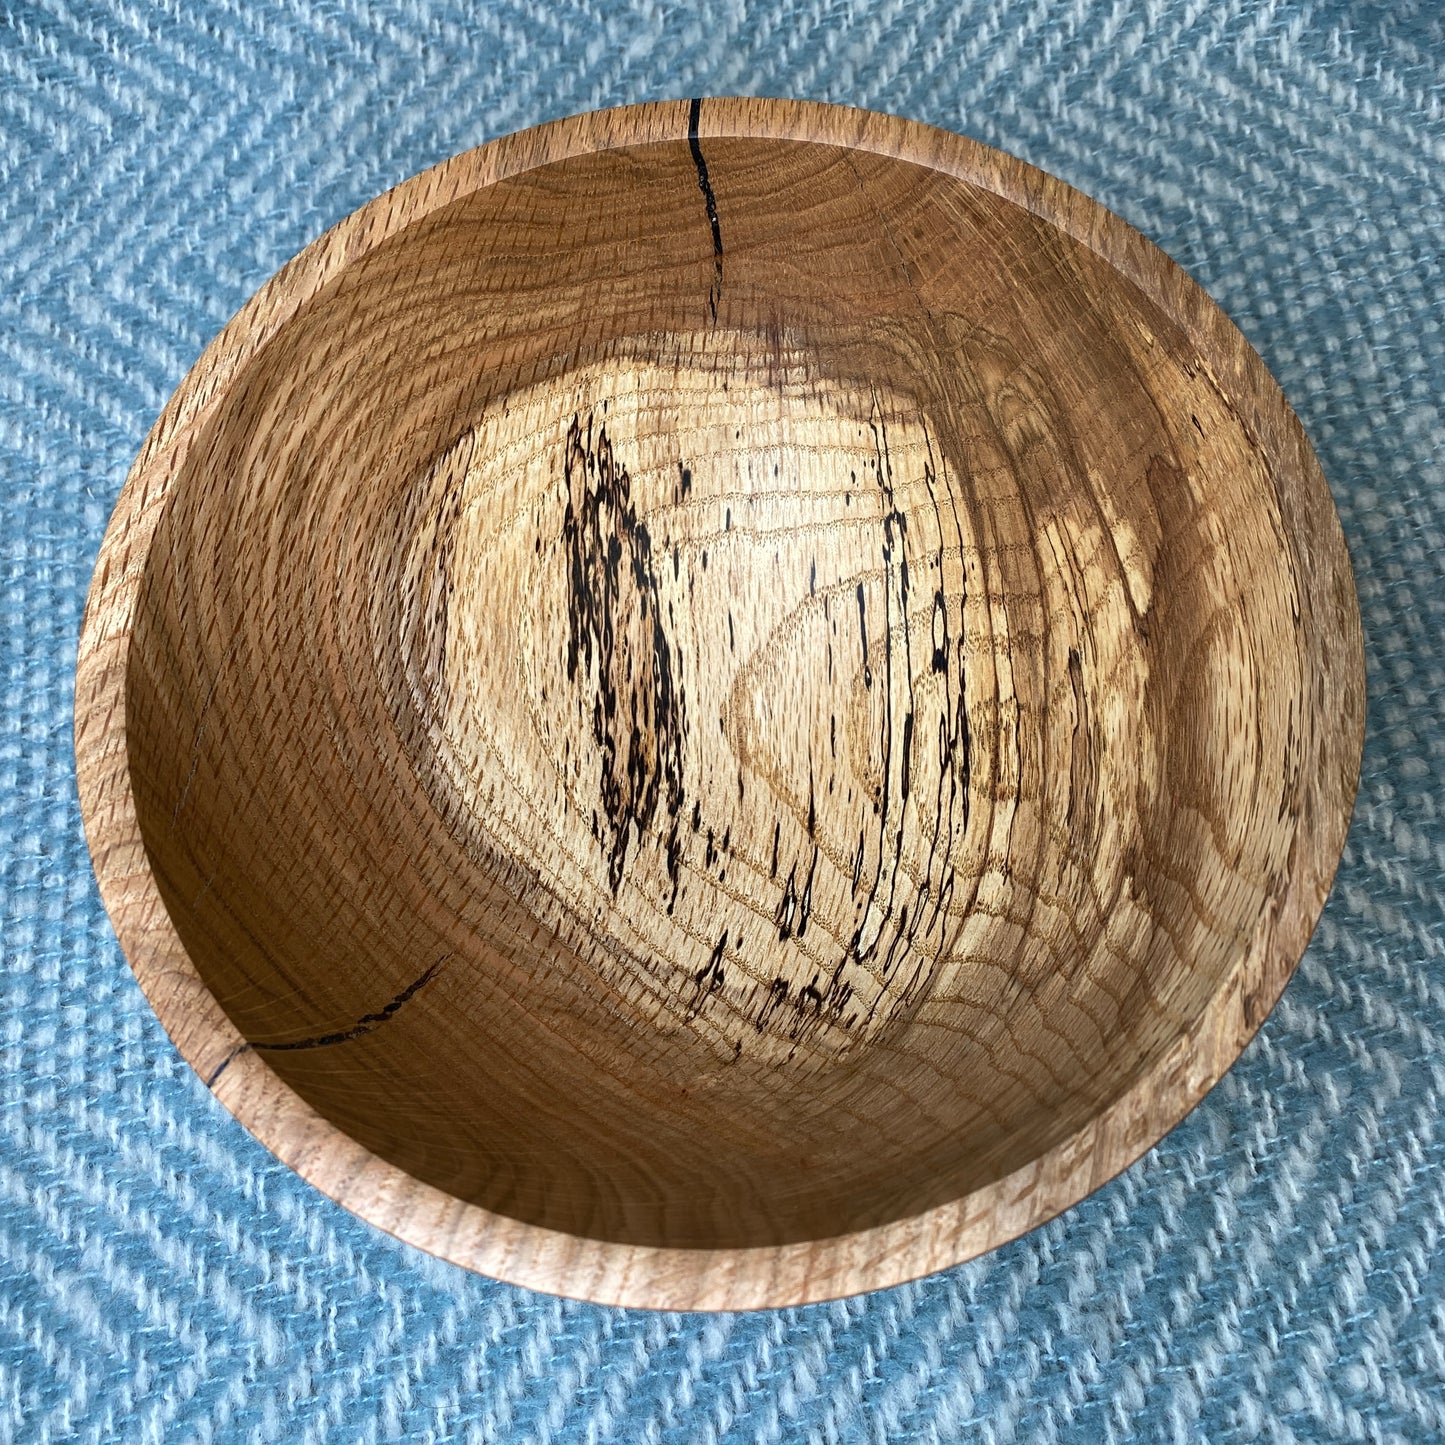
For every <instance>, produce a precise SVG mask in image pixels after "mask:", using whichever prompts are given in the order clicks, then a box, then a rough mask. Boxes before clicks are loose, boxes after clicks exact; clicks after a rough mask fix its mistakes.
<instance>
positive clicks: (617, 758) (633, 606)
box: [562, 413, 699, 909]
mask: <svg viewBox="0 0 1445 1445" xmlns="http://www.w3.org/2000/svg"><path fill="white" fill-rule="evenodd" d="M686 475H687V473H686V469H683V472H682V476H683V477H685V476H686ZM563 477H564V484H565V486H566V492H567V510H566V513H565V515H564V517H563V521H562V540H563V543H564V545H565V546H566V550H567V574H568V584H569V585H568V593H567V616H568V625H569V632H568V643H567V679H568V681H569V682H573V683H580V684H581V686H579V698H580V701H581V705H582V707H583V709H584V712H585V711H586V710H587V709H588V708H589V705H590V711H591V724H592V738H593V741H594V742H595V743H596V745H597V754H598V761H599V763H600V772H601V776H600V778H599V780H598V786H599V791H600V793H601V801H602V811H603V814H604V815H605V817H603V818H596V820H595V821H594V824H593V830H594V833H595V834H596V836H597V841H598V842H599V843H601V844H602V846H603V847H604V848H605V850H606V852H607V860H608V881H609V883H610V884H611V886H612V891H613V892H614V893H616V892H617V890H618V888H619V887H620V886H621V883H622V875H623V872H624V870H625V868H626V863H627V852H628V848H629V847H630V846H631V844H632V840H633V836H634V833H635V835H636V839H637V842H638V843H639V844H640V843H641V841H642V839H643V838H644V837H645V836H646V834H647V830H648V829H649V827H650V826H651V825H652V823H653V820H654V819H655V818H656V816H657V810H658V808H659V806H661V807H662V808H664V809H665V810H666V813H667V818H668V823H667V830H668V831H667V836H666V839H665V841H664V845H663V846H664V851H665V855H666V858H667V871H668V876H669V878H670V880H671V882H672V898H671V900H670V901H669V909H670V908H671V907H672V906H673V905H674V904H675V903H676V900H677V888H678V882H679V878H680V876H681V866H680V865H681V856H682V845H681V841H680V837H679V834H680V827H681V816H682V806H683V797H682V755H683V739H684V736H685V732H686V726H687V718H686V702H685V698H684V695H683V690H682V681H681V671H682V665H681V660H680V659H679V658H677V657H675V656H674V653H673V649H672V645H671V643H670V642H669V640H668V636H667V629H666V628H665V627H664V625H663V620H662V618H663V610H662V606H661V591H660V587H659V584H658V578H657V575H656V573H655V572H654V570H653V564H652V538H651V536H650V535H649V533H648V530H647V524H646V523H645V522H643V521H642V520H641V519H640V518H639V517H638V515H637V507H636V504H635V503H634V502H633V500H632V478H631V474H630V473H629V472H628V470H627V468H626V467H625V466H623V465H622V463H621V462H619V461H618V460H617V457H616V455H615V453H614V451H613V447H612V443H611V441H610V440H609V438H608V436H607V430H606V428H605V427H604V426H603V425H602V424H601V423H600V422H598V421H597V420H596V418H595V416H594V415H593V414H592V413H589V414H588V416H587V420H586V424H585V426H584V424H583V421H582V418H581V417H580V416H574V417H573V418H572V425H571V427H570V428H569V429H568V432H567V446H566V453H565V456H564V459H563ZM594 664H595V667H596V673H595V679H594V677H593V673H592V669H593V666H594ZM698 818H699V814H698V811H697V809H696V808H694V810H693V828H694V829H696V827H697V824H698ZM604 831H605V832H606V834H607V836H606V837H604V836H603V833H604Z"/></svg>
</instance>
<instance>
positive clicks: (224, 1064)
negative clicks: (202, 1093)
mask: <svg viewBox="0 0 1445 1445" xmlns="http://www.w3.org/2000/svg"><path fill="white" fill-rule="evenodd" d="M250 1051H251V1045H250V1044H237V1045H236V1047H235V1048H234V1049H232V1050H231V1052H230V1053H229V1054H227V1055H226V1057H225V1058H224V1059H222V1060H221V1062H220V1063H219V1064H217V1065H216V1067H215V1068H214V1069H213V1070H212V1071H211V1077H210V1078H209V1079H207V1080H206V1087H207V1088H208V1089H214V1088H215V1087H216V1080H217V1079H219V1078H220V1077H221V1075H222V1074H224V1073H225V1072H226V1070H227V1069H228V1068H230V1066H231V1061H232V1060H233V1059H239V1058H240V1057H241V1055H242V1054H247V1053H250Z"/></svg>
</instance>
